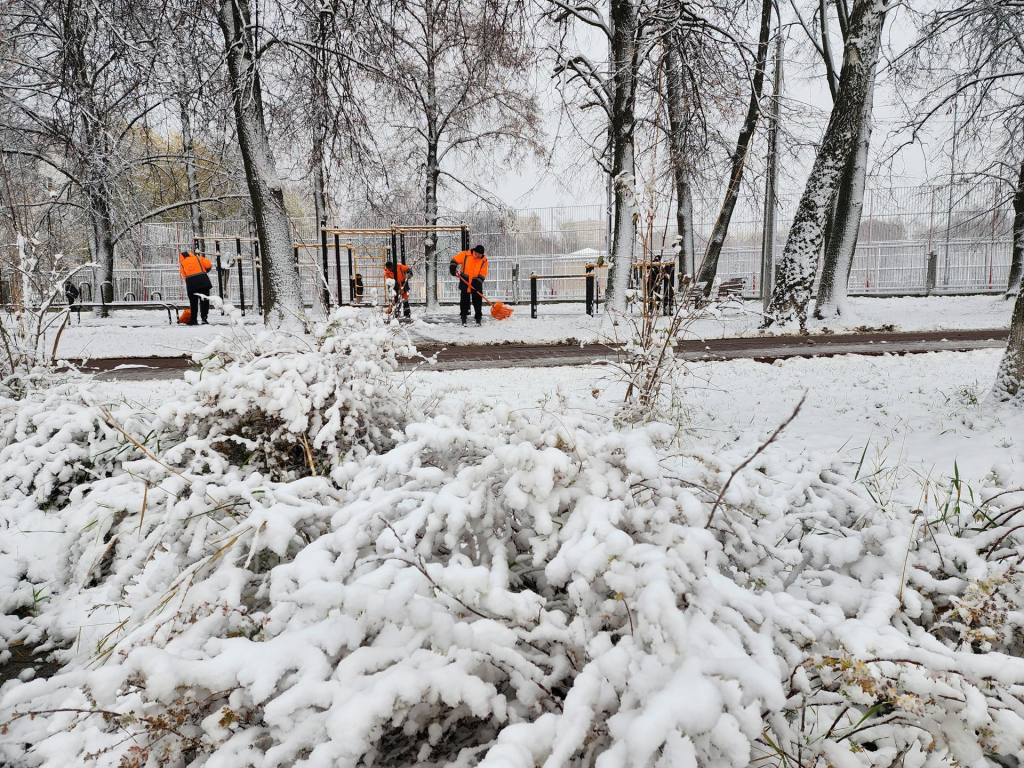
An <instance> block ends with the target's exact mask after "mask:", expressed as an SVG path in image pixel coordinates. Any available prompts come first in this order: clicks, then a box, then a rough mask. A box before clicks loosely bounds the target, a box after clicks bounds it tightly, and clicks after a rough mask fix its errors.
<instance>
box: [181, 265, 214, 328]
mask: <svg viewBox="0 0 1024 768" xmlns="http://www.w3.org/2000/svg"><path fill="white" fill-rule="evenodd" d="M212 288H213V283H211V282H210V276H209V275H207V274H202V275H192V276H191V277H188V278H186V279H185V291H186V293H188V306H189V309H191V310H192V317H191V319H190V320H189V321H188V324H189V325H196V324H198V323H199V318H200V316H202V318H203V322H204V323H205V322H206V316H207V315H209V314H210V290H211V289H212Z"/></svg>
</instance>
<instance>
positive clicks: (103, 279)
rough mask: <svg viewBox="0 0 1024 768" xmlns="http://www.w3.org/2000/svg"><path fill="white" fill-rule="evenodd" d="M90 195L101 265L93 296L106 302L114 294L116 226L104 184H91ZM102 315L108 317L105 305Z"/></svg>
mask: <svg viewBox="0 0 1024 768" xmlns="http://www.w3.org/2000/svg"><path fill="white" fill-rule="evenodd" d="M87 194H88V196H89V219H90V223H91V224H92V238H93V247H94V248H95V251H94V253H93V261H95V262H96V264H98V265H99V268H100V272H99V280H97V281H96V283H97V284H96V288H97V289H98V295H96V296H94V297H93V300H94V301H101V302H103V303H104V304H106V303H107V302H109V301H113V300H114V299H115V298H116V296H115V295H114V226H113V220H112V218H111V212H110V201H109V200H108V199H107V195H106V193H105V191H104V188H103V184H102V183H101V182H98V183H96V184H90V185H89V189H88V193H87ZM100 315H101V316H102V317H107V315H108V310H107V308H106V306H104V307H103V308H102V309H101V310H100Z"/></svg>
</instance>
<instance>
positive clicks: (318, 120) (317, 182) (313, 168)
mask: <svg viewBox="0 0 1024 768" xmlns="http://www.w3.org/2000/svg"><path fill="white" fill-rule="evenodd" d="M330 20H331V13H330V10H329V9H327V8H323V9H321V10H320V11H319V13H317V18H316V21H315V22H313V25H312V26H313V30H312V32H313V39H315V40H316V42H317V46H318V50H317V52H316V55H315V57H314V59H313V63H312V64H311V66H310V86H311V87H310V89H309V91H310V95H311V96H312V101H313V103H312V104H310V115H311V116H312V125H311V126H310V129H311V130H310V134H311V135H310V145H311V152H310V158H309V165H310V175H311V176H312V186H313V208H314V209H315V212H316V222H317V227H319V226H320V222H321V221H324V220H326V219H327V199H326V198H327V195H326V193H325V187H326V175H327V174H326V173H325V171H324V159H325V158H326V157H327V151H326V145H327V98H328V93H327V53H326V48H327V42H328V34H327V33H328V27H329V25H330ZM324 277H325V278H326V277H327V276H326V275H325V276H324Z"/></svg>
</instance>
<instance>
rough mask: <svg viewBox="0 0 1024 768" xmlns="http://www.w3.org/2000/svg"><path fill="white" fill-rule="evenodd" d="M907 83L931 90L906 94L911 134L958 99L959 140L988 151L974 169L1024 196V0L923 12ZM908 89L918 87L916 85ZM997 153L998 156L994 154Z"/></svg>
mask: <svg viewBox="0 0 1024 768" xmlns="http://www.w3.org/2000/svg"><path fill="white" fill-rule="evenodd" d="M896 65H897V66H898V67H899V71H900V74H901V78H902V83H901V84H903V85H905V86H911V87H916V89H917V90H918V92H921V91H923V95H921V96H920V97H919V98H917V99H914V100H911V99H908V100H907V101H906V104H905V106H906V109H907V112H908V113H909V118H908V120H907V125H906V128H907V129H908V130H909V132H910V139H909V141H911V142H912V141H916V140H917V139H918V138H919V136H920V135H921V133H922V132H923V130H924V129H925V127H926V126H928V125H929V124H930V123H931V122H932V121H933V120H934V119H935V118H936V116H938V115H942V114H943V113H944V112H945V111H946V110H947V109H948V108H949V105H950V104H954V103H955V104H956V105H957V106H959V111H960V112H961V113H962V114H963V117H962V119H961V120H960V121H959V125H958V126H957V131H956V137H955V138H953V137H950V141H951V142H952V141H956V142H957V144H958V145H959V146H961V147H963V148H965V149H966V148H972V149H973V150H974V151H973V152H971V154H972V155H973V156H975V157H981V158H984V162H983V163H981V164H980V166H976V167H975V168H973V169H968V171H967V173H964V174H961V176H962V177H963V176H967V175H968V174H974V175H977V176H979V177H985V176H990V175H996V176H997V177H999V178H1002V179H1005V180H1006V185H1007V186H1008V187H1013V188H1015V189H1016V196H1020V195H1021V194H1022V192H1021V183H1022V182H1024V175H1020V174H1019V173H1018V171H1019V169H1020V164H1021V163H1022V162H1024V155H1022V150H1021V147H1022V146H1024V145H1022V142H1024V13H1021V5H1020V3H1019V2H1017V0H989V1H988V2H984V3H966V4H962V5H958V6H954V7H951V8H942V9H939V10H936V11H932V12H928V13H923V14H921V18H920V22H919V30H918V35H917V39H916V41H915V42H914V43H913V44H912V45H911V46H909V47H908V49H907V51H906V52H905V53H904V54H903V55H902V56H901V57H900V59H899V60H898V61H897V62H896ZM911 87H908V88H906V90H907V91H911V90H912V88H911ZM993 158H994V159H993ZM1022 273H1024V247H1021V248H1018V247H1017V246H1016V244H1015V247H1014V251H1013V260H1012V263H1011V267H1010V279H1009V284H1008V286H1007V292H1006V297H1007V298H1008V299H1009V298H1011V297H1013V296H1015V295H1016V294H1017V292H1018V291H1019V290H1020V283H1021V275H1022Z"/></svg>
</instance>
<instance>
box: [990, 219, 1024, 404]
mask: <svg viewBox="0 0 1024 768" xmlns="http://www.w3.org/2000/svg"><path fill="white" fill-rule="evenodd" d="M1014 236H1015V237H1014V239H1015V243H1014V244H1015V245H1016V244H1017V242H1016V232H1015V233H1014ZM991 397H992V399H993V400H995V401H996V402H1009V401H1011V400H1012V401H1013V402H1014V403H1016V404H1017V405H1019V406H1021V407H1024V291H1020V292H1018V293H1017V300H1016V302H1015V303H1014V305H1013V317H1012V318H1011V319H1010V339H1009V341H1008V342H1007V344H1006V354H1004V355H1003V361H1002V362H1001V363H1000V364H999V372H998V373H997V374H996V382H995V384H994V385H993V386H992V394H991Z"/></svg>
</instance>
